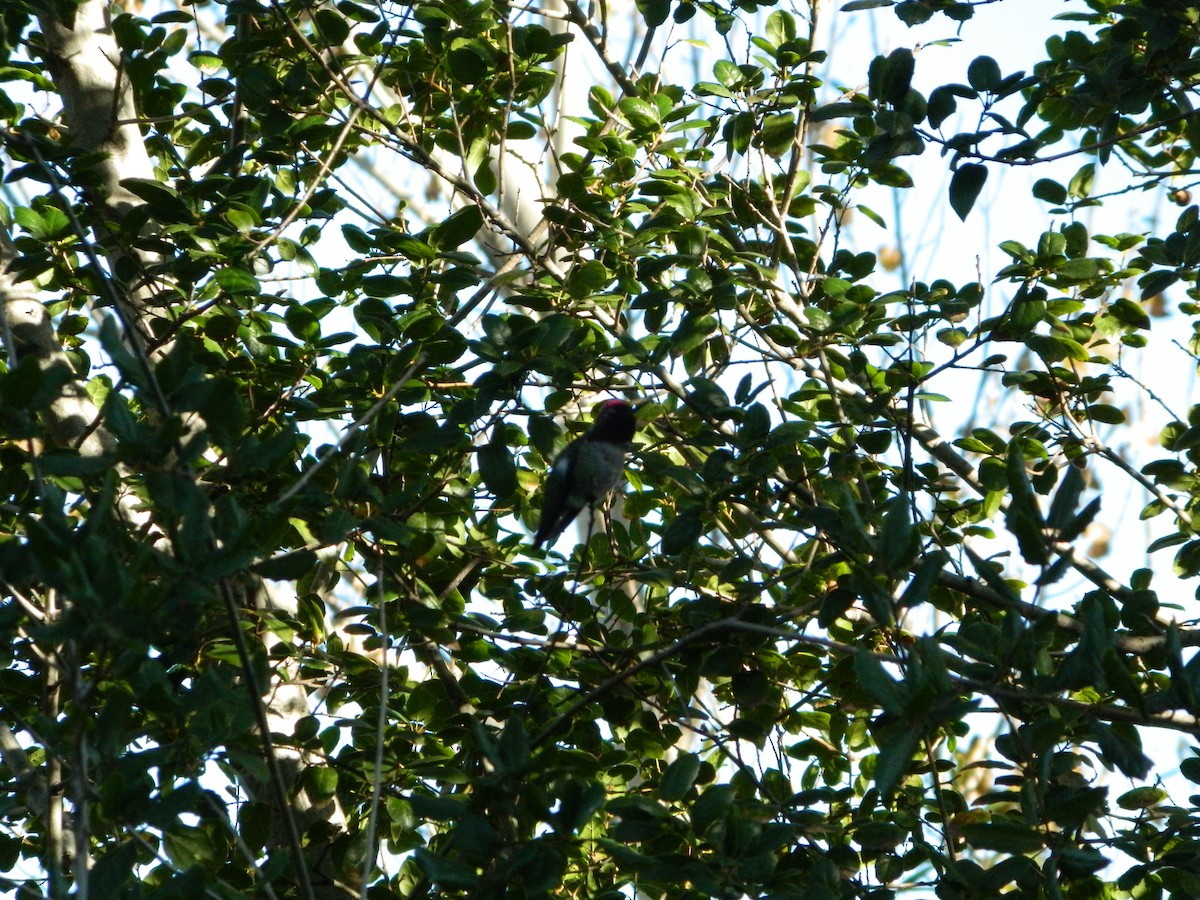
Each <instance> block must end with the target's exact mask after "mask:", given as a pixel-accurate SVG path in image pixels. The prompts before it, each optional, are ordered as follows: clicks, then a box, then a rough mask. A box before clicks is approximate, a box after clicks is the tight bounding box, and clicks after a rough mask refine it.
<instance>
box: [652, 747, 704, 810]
mask: <svg viewBox="0 0 1200 900" xmlns="http://www.w3.org/2000/svg"><path fill="white" fill-rule="evenodd" d="M699 774H700V757H699V756H697V755H696V754H695V753H682V754H680V755H679V756H678V757H677V758H676V759H675V761H674V762H672V763H671V764H670V765H669V766H667V768H666V771H665V772H663V776H662V780H661V781H660V782H659V783H658V796H659V797H660V798H662V799H663V800H664V801H666V802H668V803H671V802H675V801H678V800H682V799H683V798H684V797H685V796H687V793H688V791H690V790H691V789H692V785H694V784H695V783H696V776H697V775H699Z"/></svg>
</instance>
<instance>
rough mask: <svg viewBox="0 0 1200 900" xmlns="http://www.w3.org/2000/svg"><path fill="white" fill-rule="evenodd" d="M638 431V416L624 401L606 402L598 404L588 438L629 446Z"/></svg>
mask: <svg viewBox="0 0 1200 900" xmlns="http://www.w3.org/2000/svg"><path fill="white" fill-rule="evenodd" d="M635 431H637V416H635V415H634V410H633V407H632V406H631V405H629V404H628V403H626V402H625V401H624V400H605V401H604V402H602V403H600V404H597V406H596V412H595V417H594V419H593V421H592V428H591V431H590V432H589V433H588V437H589V438H590V439H591V440H593V441H607V442H609V443H612V444H628V443H629V442H630V441H632V440H633V433H634V432H635Z"/></svg>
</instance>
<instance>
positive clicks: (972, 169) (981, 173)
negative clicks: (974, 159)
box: [950, 163, 988, 221]
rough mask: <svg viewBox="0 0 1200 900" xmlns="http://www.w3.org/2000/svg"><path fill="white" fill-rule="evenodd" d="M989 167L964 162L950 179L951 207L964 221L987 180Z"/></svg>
mask: <svg viewBox="0 0 1200 900" xmlns="http://www.w3.org/2000/svg"><path fill="white" fill-rule="evenodd" d="M987 176H988V172H987V167H986V166H983V165H980V164H979V163H964V164H963V165H961V166H959V167H958V170H957V171H956V172H955V173H954V175H953V176H952V177H951V179H950V208H951V209H953V210H954V212H955V213H956V214H957V215H958V217H959V218H960V219H963V220H964V221H965V220H966V218H967V214H968V213H969V212H970V211H971V208H972V207H973V206H974V205H975V201H976V200H977V199H979V192H980V191H982V190H983V185H984V183H985V182H986V181H987Z"/></svg>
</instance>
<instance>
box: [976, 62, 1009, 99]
mask: <svg viewBox="0 0 1200 900" xmlns="http://www.w3.org/2000/svg"><path fill="white" fill-rule="evenodd" d="M1002 80H1003V76H1002V75H1001V74H1000V64H999V63H997V62H996V60H994V59H992V58H991V57H990V56H977V57H975V59H973V60H971V64H970V65H969V66H967V83H968V84H970V85H971V87H973V88H974V89H975V90H977V91H979V92H980V93H989V94H994V93H997V92H998V91H999V89H1000V82H1001V81H1002Z"/></svg>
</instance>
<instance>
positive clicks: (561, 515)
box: [533, 400, 637, 547]
mask: <svg viewBox="0 0 1200 900" xmlns="http://www.w3.org/2000/svg"><path fill="white" fill-rule="evenodd" d="M636 430H637V419H636V418H635V417H634V414H633V407H632V406H630V405H629V404H628V403H626V402H625V401H624V400H605V401H604V402H603V403H601V404H599V405H598V406H597V407H596V414H595V418H594V420H593V421H592V427H591V428H589V429H588V430H587V431H585V432H584V433H583V434H582V435H580V436H579V437H577V438H576V439H575V440H573V441H571V443H569V444H567V446H566V447H565V448H564V449H563V451H562V452H561V453H560V454H558V456H557V457H556V458H555V460H554V464H553V465H552V466H551V467H550V476H549V477H548V478H547V479H546V489H545V491H544V492H543V496H542V517H541V519H540V520H539V522H538V530H537V534H536V535H535V536H534V538H533V546H535V547H540V546H542V545H543V544H546V543H552V542H553V541H554V540H555V538H557V537H558V536H559V535H560V534H562V533H563V532H564V531H565V530H566V528H567V526H568V525H570V524H571V522H572V521H574V519H575V517H576V516H577V515H579V513H580V512H581V511H582V510H583V508H584V507H585V506H586V507H595V505H596V504H597V503H599V502H600V501H602V500H603V499H604V498H605V497H607V496H608V495H609V494H611V493H612V492H613V491H614V490H616V488H617V485H619V484H620V483H621V478H622V476H623V475H624V474H625V451H626V450H627V449H628V448H629V444H630V442H631V441H632V440H633V433H634V431H636Z"/></svg>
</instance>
